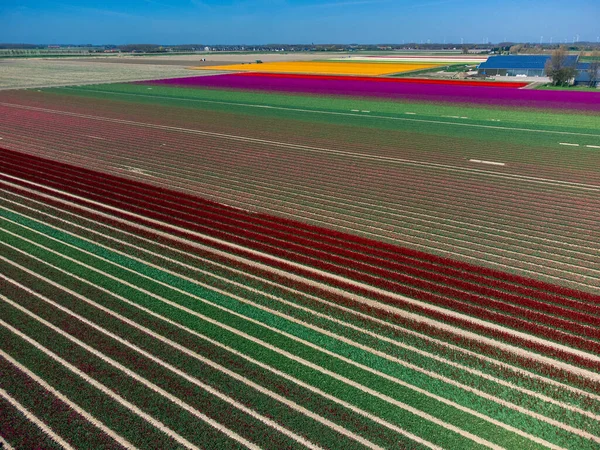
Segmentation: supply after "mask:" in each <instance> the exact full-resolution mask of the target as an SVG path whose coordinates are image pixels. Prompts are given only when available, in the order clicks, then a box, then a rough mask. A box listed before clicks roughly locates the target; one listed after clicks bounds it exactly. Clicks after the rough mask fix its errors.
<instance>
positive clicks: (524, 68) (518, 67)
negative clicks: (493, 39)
mask: <svg viewBox="0 0 600 450" xmlns="http://www.w3.org/2000/svg"><path fill="white" fill-rule="evenodd" d="M549 59H550V55H510V56H490V57H489V58H488V60H487V61H486V62H483V63H481V64H479V66H478V67H477V70H478V72H479V74H480V75H487V76H494V75H500V76H509V77H510V76H512V77H515V76H524V77H543V76H546V74H545V73H544V67H545V65H546V62H547V61H548V60H549ZM578 59H579V57H578V56H576V55H569V56H567V64H569V65H573V66H575V65H577V60H578Z"/></svg>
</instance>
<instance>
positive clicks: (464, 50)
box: [462, 45, 469, 55]
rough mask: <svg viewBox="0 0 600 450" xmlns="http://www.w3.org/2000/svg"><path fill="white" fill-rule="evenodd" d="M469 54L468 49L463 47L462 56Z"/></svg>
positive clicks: (465, 46)
mask: <svg viewBox="0 0 600 450" xmlns="http://www.w3.org/2000/svg"><path fill="white" fill-rule="evenodd" d="M468 53H469V47H468V46H467V45H463V48H462V54H463V55H467V54H468Z"/></svg>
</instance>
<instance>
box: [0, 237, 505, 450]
mask: <svg viewBox="0 0 600 450" xmlns="http://www.w3.org/2000/svg"><path fill="white" fill-rule="evenodd" d="M24 240H26V239H24ZM2 245H6V246H7V247H10V248H12V249H14V250H17V251H19V252H21V253H26V252H24V251H22V250H19V249H17V248H15V247H13V246H11V245H9V244H2ZM38 245H39V244H38ZM63 257H64V255H63ZM0 259H2V260H5V261H6V262H8V263H9V264H10V261H9V260H7V259H6V258H4V257H3V256H0ZM79 264H81V265H83V266H85V264H82V263H80V262H79ZM48 265H50V266H51V267H54V266H53V265H52V264H48ZM95 270H96V271H97V272H100V273H101V274H102V275H103V276H106V277H108V278H116V277H112V276H111V275H109V274H105V273H104V272H101V271H99V270H97V269H95ZM119 281H120V282H121V283H123V284H125V285H130V284H129V283H127V282H124V281H123V280H119ZM130 287H133V288H134V289H137V290H138V291H140V292H143V293H145V294H146V295H149V296H151V297H153V298H156V299H157V300H159V301H162V302H164V303H167V304H169V305H171V306H174V307H175V308H177V309H180V310H182V311H185V312H187V313H188V314H191V315H193V316H196V317H198V318H199V319H201V320H204V321H206V322H209V323H211V324H213V325H216V326H218V327H220V328H222V329H225V330H227V331H229V332H231V333H233V334H236V335H238V336H240V337H243V338H245V339H247V340H249V341H251V342H254V343H257V344H259V345H261V346H263V347H265V348H268V349H269V350H272V351H275V352H277V353H279V354H281V355H283V356H286V357H287V358H289V359H291V360H293V361H295V362H297V363H299V364H302V365H304V366H306V367H309V368H311V369H313V370H315V371H317V372H321V373H323V374H325V375H328V376H330V377H331V378H334V379H336V380H338V381H340V382H342V383H344V384H347V385H349V386H351V387H353V388H355V389H357V390H359V391H362V392H363V393H365V394H369V395H371V396H373V397H376V398H378V399H380V400H382V401H385V402H387V403H389V404H392V405H394V406H397V407H399V408H402V409H404V410H406V411H408V412H409V413H412V414H414V415H416V416H417V417H420V418H422V419H425V420H428V421H429V422H432V423H435V424H436V425H438V426H440V427H442V428H445V429H447V430H449V431H453V432H455V433H457V434H459V435H461V436H463V437H465V438H467V439H469V440H471V441H473V442H477V443H479V444H481V445H486V446H488V447H490V448H493V449H495V450H503V449H502V447H500V446H497V445H495V444H493V443H491V442H489V441H487V440H485V439H483V438H481V437H479V436H476V435H474V434H472V433H470V432H468V431H465V430H463V429H461V428H459V427H457V426H455V425H452V424H450V423H447V422H445V421H444V420H442V419H439V418H437V417H435V416H432V415H431V414H429V413H426V412H424V411H421V410H419V409H417V408H415V407H413V406H411V405H409V404H407V403H404V402H402V401H399V400H396V399H395V398H392V397H390V396H388V395H386V394H382V393H380V392H378V391H376V390H374V389H372V388H369V387H367V386H364V385H362V384H360V383H358V382H355V381H353V380H351V379H349V378H346V377H344V376H343V375H340V374H338V373H336V372H333V371H331V370H329V369H326V368H323V367H321V366H319V365H317V364H315V363H313V362H311V361H308V360H306V359H304V358H300V357H298V356H296V355H294V354H292V353H289V352H288V351H286V350H282V349H280V348H278V347H275V346H274V345H272V344H269V343H268V342H265V341H262V340H261V339H258V338H255V337H253V336H251V335H249V334H247V333H245V332H243V331H240V330H238V329H236V328H233V327H231V326H229V325H226V324H224V323H221V322H219V321H217V320H215V319H212V318H210V317H208V316H205V315H203V314H201V313H198V312H196V311H193V310H191V309H189V308H187V307H184V306H181V305H179V304H178V303H176V302H174V301H172V300H168V299H166V298H163V297H162V296H159V295H156V294H154V293H152V292H149V291H146V290H144V289H142V288H139V287H136V286H135V285H130ZM186 294H187V293H186ZM187 295H189V296H190V297H193V298H196V299H199V300H201V301H203V302H205V303H206V302H207V301H206V300H204V299H202V298H201V297H198V296H195V295H191V294H187ZM3 297H4V296H2V295H1V294H0V299H2V300H4V301H5V302H7V303H12V302H11V301H10V300H8V299H4V298H3ZM212 306H217V307H218V308H219V309H222V310H224V311H226V312H228V313H230V314H232V315H236V316H239V317H241V318H244V319H246V320H248V321H250V322H253V323H256V324H257V325H260V326H263V327H265V328H267V329H270V330H271V331H274V332H275V333H277V334H282V335H287V333H285V332H282V331H281V330H277V329H276V328H273V327H270V326H268V325H265V324H262V323H261V322H259V321H255V320H254V319H249V318H246V317H244V316H243V315H241V314H239V313H235V312H233V311H230V310H227V309H226V308H223V307H219V305H215V304H212ZM30 314H33V313H30ZM37 320H41V321H44V319H37ZM44 322H45V321H44ZM0 324H2V320H1V319H0ZM47 326H50V327H54V325H52V324H49V325H47ZM58 330H60V329H58ZM60 331H61V333H60V334H62V333H64V332H62V330H60ZM65 337H66V336H65ZM287 337H290V338H291V339H293V340H295V341H297V342H301V343H302V344H304V345H307V346H309V347H312V348H314V349H316V350H320V351H324V350H323V349H320V347H319V346H317V345H314V344H311V343H306V342H304V341H303V340H302V339H299V338H296V337H295V336H293V335H288V336H287ZM72 339H75V340H77V339H76V338H72ZM78 345H85V346H87V344H84V343H81V344H78ZM91 350H92V351H94V349H91ZM324 352H327V351H324ZM329 353H331V354H332V355H333V356H337V357H338V358H339V355H335V354H334V353H333V352H329ZM106 358H107V359H110V358H108V357H106ZM116 364H118V363H116ZM354 365H357V364H354ZM126 370H128V369H126ZM369 371H371V370H369ZM158 389H160V388H158ZM457 409H459V410H460V408H457ZM463 412H464V411H463Z"/></svg>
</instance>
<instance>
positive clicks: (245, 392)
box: [0, 150, 600, 448]
mask: <svg viewBox="0 0 600 450" xmlns="http://www.w3.org/2000/svg"><path fill="white" fill-rule="evenodd" d="M0 159H1V165H0V167H2V171H1V175H0V189H1V190H2V199H1V202H0V207H1V209H0V224H1V227H0V228H1V231H0V233H1V235H2V239H1V244H0V245H1V247H2V252H1V255H2V256H1V257H0V264H1V266H2V270H1V276H0V278H1V280H0V308H1V314H0V317H2V319H1V320H0V325H1V327H0V333H1V334H2V336H1V342H2V343H3V345H2V353H0V356H1V358H0V364H1V365H2V373H3V375H8V376H3V377H1V380H2V381H1V383H2V385H1V386H0V388H1V389H2V390H1V391H0V393H1V395H2V411H3V414H4V417H8V418H9V420H5V421H3V425H2V428H1V429H0V433H1V434H2V436H3V438H4V439H7V440H9V441H10V442H14V443H15V445H16V446H17V447H18V446H20V445H24V446H27V442H26V440H30V441H31V440H34V441H35V442H44V445H47V446H48V447H49V448H52V447H61V446H62V447H66V448H69V447H72V448H115V447H120V448H123V447H127V448H133V447H141V448H145V447H146V446H147V445H148V442H153V443H154V444H153V445H156V446H160V447H161V448H174V447H177V446H181V447H185V448H202V447H206V446H209V447H213V448H229V447H236V446H242V447H247V448H259V447H265V448H295V447H310V448H321V447H330V448H334V447H335V448H341V447H342V446H349V447H351V448H359V447H361V448H364V447H368V448H479V447H481V448H517V447H521V448H595V447H597V446H598V445H600V437H599V436H600V422H599V419H600V415H599V412H600V411H599V408H600V389H599V384H598V381H599V380H598V378H599V376H598V371H599V369H600V358H599V357H598V356H597V354H598V349H597V345H598V344H597V343H596V341H597V338H598V327H597V325H596V322H595V319H594V317H597V313H598V306H596V305H597V303H598V300H599V299H598V297H595V296H593V295H591V294H585V293H583V292H578V291H573V290H569V289H566V288H559V287H557V286H553V285H550V284H546V283H542V282H537V281H533V280H530V279H526V278H522V277H517V276H511V275H508V274H506V273H502V272H498V271H493V270H487V269H480V268H478V267H476V266H471V265H468V264H465V263H459V262H456V261H453V260H449V259H443V258H439V257H434V256H431V255H428V254H425V253H421V252H416V251H412V250H408V249H405V248H402V247H397V246H393V245H382V244H381V243H379V242H376V241H371V240H368V239H364V238H358V237H356V236H352V235H347V234H343V233H340V232H334V231H330V230H328V229H324V228H317V227H314V226H310V225H305V224H302V223H299V222H294V221H291V220H283V219H278V218H274V217H271V216H267V215H264V214H255V213H248V212H245V211H242V210H240V209H237V208H231V207H227V206H224V205H222V204H218V203H215V202H211V201H207V200H203V199H201V198H198V197H194V196H190V195H184V194H182V193H176V192H172V191H169V190H167V189H162V188H157V187H153V186H150V185H147V184H143V183H139V182H135V181H130V180H126V179H123V178H118V177H114V176H110V175H107V174H101V173H98V172H94V171H92V170H88V169H82V168H78V167H75V166H71V165H68V164H63V163H57V162H54V161H50V160H47V159H44V158H39V157H34V156H31V155H25V154H22V153H18V152H14V151H9V150H2V151H0ZM479 305H481V306H479ZM483 307H485V308H483ZM32 391H33V392H35V393H36V395H34V396H33V395H31V393H32ZM40 398H42V399H44V401H39V399H40ZM48 408H52V411H51V412H50V411H49V410H48Z"/></svg>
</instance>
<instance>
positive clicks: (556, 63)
mask: <svg viewBox="0 0 600 450" xmlns="http://www.w3.org/2000/svg"><path fill="white" fill-rule="evenodd" d="M568 56H569V52H568V51H567V49H566V48H565V47H562V46H561V47H559V48H557V49H556V50H554V51H553V52H552V56H550V59H548V61H547V62H546V66H545V67H544V69H545V71H546V76H548V77H549V78H550V79H551V80H552V84H553V85H554V86H565V85H567V84H569V81H570V80H571V79H572V78H574V77H575V75H577V69H576V68H575V66H574V65H571V64H569V63H568Z"/></svg>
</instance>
